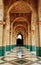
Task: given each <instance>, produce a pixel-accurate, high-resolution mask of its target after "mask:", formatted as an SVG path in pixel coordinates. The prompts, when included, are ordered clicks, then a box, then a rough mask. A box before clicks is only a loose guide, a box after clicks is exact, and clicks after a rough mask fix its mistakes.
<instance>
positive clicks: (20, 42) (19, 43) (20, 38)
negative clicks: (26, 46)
mask: <svg viewBox="0 0 41 65" xmlns="http://www.w3.org/2000/svg"><path fill="white" fill-rule="evenodd" d="M16 46H23V35H22V34H21V33H19V34H18V35H17V39H16Z"/></svg>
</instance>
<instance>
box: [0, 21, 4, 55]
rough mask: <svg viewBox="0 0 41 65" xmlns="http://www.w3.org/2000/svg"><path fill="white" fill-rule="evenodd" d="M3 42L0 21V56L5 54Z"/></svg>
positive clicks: (0, 23)
mask: <svg viewBox="0 0 41 65" xmlns="http://www.w3.org/2000/svg"><path fill="white" fill-rule="evenodd" d="M4 51H5V49H4V44H3V23H2V21H1V22H0V56H3V55H4V54H5V52H4Z"/></svg>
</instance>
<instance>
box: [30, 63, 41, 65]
mask: <svg viewBox="0 0 41 65" xmlns="http://www.w3.org/2000/svg"><path fill="white" fill-rule="evenodd" d="M31 65H40V64H38V63H33V64H31Z"/></svg>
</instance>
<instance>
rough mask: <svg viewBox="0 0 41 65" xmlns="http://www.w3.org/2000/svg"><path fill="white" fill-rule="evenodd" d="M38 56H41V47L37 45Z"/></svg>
mask: <svg viewBox="0 0 41 65" xmlns="http://www.w3.org/2000/svg"><path fill="white" fill-rule="evenodd" d="M36 56H41V47H36Z"/></svg>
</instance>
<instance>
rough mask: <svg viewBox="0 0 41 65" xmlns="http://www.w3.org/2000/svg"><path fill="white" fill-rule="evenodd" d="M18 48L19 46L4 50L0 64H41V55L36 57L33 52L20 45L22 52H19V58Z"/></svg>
mask: <svg viewBox="0 0 41 65" xmlns="http://www.w3.org/2000/svg"><path fill="white" fill-rule="evenodd" d="M18 50H19V47H17V48H15V49H13V50H11V51H10V52H6V55H5V57H0V65H7V64H8V65H41V57H37V56H36V55H35V54H34V52H30V51H29V50H27V49H26V48H24V47H23V48H22V47H21V50H22V52H23V54H22V55H21V54H19V55H21V56H22V58H19V56H18ZM20 59H21V60H20Z"/></svg>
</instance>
